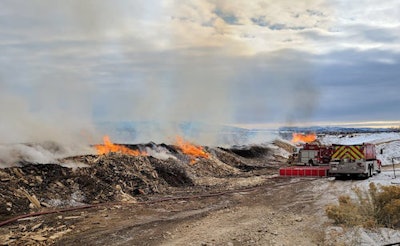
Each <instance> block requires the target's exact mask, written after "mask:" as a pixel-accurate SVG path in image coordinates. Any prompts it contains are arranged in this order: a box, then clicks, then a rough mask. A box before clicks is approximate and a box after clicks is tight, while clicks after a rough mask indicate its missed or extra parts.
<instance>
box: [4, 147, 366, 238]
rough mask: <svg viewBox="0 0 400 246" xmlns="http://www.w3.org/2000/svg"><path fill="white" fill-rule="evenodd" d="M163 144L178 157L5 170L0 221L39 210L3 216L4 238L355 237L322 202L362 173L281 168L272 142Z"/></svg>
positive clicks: (86, 159) (93, 159)
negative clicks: (350, 175)
mask: <svg viewBox="0 0 400 246" xmlns="http://www.w3.org/2000/svg"><path fill="white" fill-rule="evenodd" d="M166 147H168V148H169V149H170V152H169V153H172V154H174V156H176V158H169V159H167V160H166V161H162V160H159V159H156V158H151V157H127V156H123V155H106V156H83V157H75V158H73V159H74V160H75V161H77V160H79V161H80V162H82V163H84V164H85V165H87V166H88V167H83V168H78V169H76V170H71V169H70V168H64V167H60V166H58V165H30V164H29V165H25V166H23V167H19V168H10V169H3V170H1V172H0V181H1V182H0V189H1V196H0V200H1V202H2V204H3V205H2V207H1V210H0V212H1V213H0V215H1V216H0V217H1V221H3V222H4V221H6V219H11V220H12V219H13V218H16V217H15V216H18V215H21V214H29V213H37V214H35V215H37V216H26V218H22V217H20V218H19V219H18V220H17V219H15V220H12V221H10V223H5V224H4V225H2V226H0V244H2V245H349V244H348V243H349V241H343V240H342V241H340V240H338V239H337V238H336V236H337V234H342V233H343V232H344V231H343V229H340V228H339V229H338V228H335V227H332V222H331V221H329V220H328V219H327V217H326V216H325V212H324V210H325V206H326V205H327V204H331V203H335V202H337V197H338V196H339V195H341V194H343V193H346V192H351V187H352V186H353V185H355V184H357V183H358V182H362V181H357V180H334V179H333V178H282V177H278V175H277V174H278V167H279V166H282V165H284V162H282V160H284V158H282V157H280V156H279V155H276V153H275V152H274V151H273V150H271V149H266V148H259V147H256V148H254V147H253V148H244V149H243V148H241V149H207V151H208V153H210V156H211V157H210V158H209V159H206V160H202V159H199V160H196V163H194V164H188V163H192V162H188V160H186V159H185V156H183V155H181V153H179V152H178V151H176V150H174V149H173V148H171V146H166ZM271 163H272V164H271ZM228 164H229V165H228ZM56 201H57V202H56ZM35 206H36V207H35ZM63 210H69V211H63ZM1 221H0V222H1ZM332 228H333V229H332ZM354 245H357V244H354Z"/></svg>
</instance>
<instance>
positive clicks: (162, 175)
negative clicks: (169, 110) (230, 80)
mask: <svg viewBox="0 0 400 246" xmlns="http://www.w3.org/2000/svg"><path fill="white" fill-rule="evenodd" d="M125 146H126V147H128V148H130V149H134V150H141V151H146V152H147V153H148V155H147V156H131V155H124V154H118V153H110V154H106V155H84V156H75V157H69V158H65V159H63V160H60V162H61V163H60V164H33V163H27V162H24V163H20V164H21V166H19V167H10V168H5V169H0V194H1V196H0V220H3V219H5V218H7V217H10V216H13V215H15V214H21V213H27V212H34V211H38V210H40V209H42V208H43V207H68V206H77V205H84V204H95V203H103V202H114V201H135V200H136V199H141V198H140V197H144V196H145V195H148V194H155V193H167V192H170V191H173V190H174V189H177V188H179V189H181V188H182V189H184V188H185V187H190V186H196V185H199V184H202V185H206V184H207V183H210V182H206V181H207V179H210V180H216V179H219V178H228V177H246V172H248V171H250V170H254V169H255V168H265V165H264V164H265V160H266V159H265V158H266V156H268V155H271V154H270V151H269V149H268V148H265V147H257V146H251V147H248V148H238V147H235V148H232V149H223V148H208V147H206V148H204V149H205V151H206V152H207V153H208V157H207V158H203V157H193V156H188V155H186V154H184V153H182V152H181V151H180V149H179V148H178V147H176V146H174V145H166V144H160V145H157V144H155V143H148V144H143V145H125ZM271 156H272V155H271ZM257 163H258V164H260V163H261V164H260V165H258V166H257ZM71 167H73V168H71ZM198 180H201V182H198Z"/></svg>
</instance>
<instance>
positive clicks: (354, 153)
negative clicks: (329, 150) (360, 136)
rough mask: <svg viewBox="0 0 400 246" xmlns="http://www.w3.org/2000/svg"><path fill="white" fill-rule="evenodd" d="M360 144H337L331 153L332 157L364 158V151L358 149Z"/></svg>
mask: <svg viewBox="0 0 400 246" xmlns="http://www.w3.org/2000/svg"><path fill="white" fill-rule="evenodd" d="M359 147H360V146H345V145H343V146H337V147H335V151H334V153H333V155H332V159H346V158H348V159H351V160H358V159H363V158H364V153H362V152H361V150H360V149H359Z"/></svg>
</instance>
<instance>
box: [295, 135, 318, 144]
mask: <svg viewBox="0 0 400 246" xmlns="http://www.w3.org/2000/svg"><path fill="white" fill-rule="evenodd" d="M316 139H317V135H316V134H315V133H311V134H302V133H293V134H292V143H299V142H303V143H311V142H313V141H315V140H316Z"/></svg>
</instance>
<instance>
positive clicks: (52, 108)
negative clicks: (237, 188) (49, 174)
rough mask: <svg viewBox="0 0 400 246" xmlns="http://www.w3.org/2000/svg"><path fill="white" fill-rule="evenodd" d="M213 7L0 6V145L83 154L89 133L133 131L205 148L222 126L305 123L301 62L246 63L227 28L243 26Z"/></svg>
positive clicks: (305, 66)
mask: <svg viewBox="0 0 400 246" xmlns="http://www.w3.org/2000/svg"><path fill="white" fill-rule="evenodd" d="M222 2H223V1H219V5H218V6H217V5H215V4H214V3H213V2H212V1H206V2H201V1H200V2H198V1H194V3H193V4H194V5H193V6H194V7H193V6H192V5H190V4H183V5H182V4H181V2H173V4H171V5H170V6H166V4H165V5H162V4H161V5H160V4H159V3H158V1H149V2H146V3H142V4H138V3H132V2H130V1H122V0H121V1H113V2H108V1H94V0H93V1H83V2H82V1H64V2H59V1H57V2H55V1H46V0H43V1H39V0H37V1H29V2H25V1H3V2H2V5H3V8H2V10H1V13H0V19H1V20H2V21H0V22H1V23H2V24H0V28H1V30H2V38H1V39H0V52H1V53H2V54H3V57H6V59H1V60H0V88H1V92H0V110H1V114H2V116H1V126H0V136H1V140H0V142H1V143H3V144H4V143H27V142H28V143H31V142H45V141H54V142H57V143H59V144H62V145H65V146H71V148H69V147H68V148H64V149H68V150H69V149H74V148H75V149H80V150H83V149H84V150H87V148H84V147H81V145H82V146H86V147H87V146H88V145H89V144H90V143H97V142H100V141H101V136H102V135H103V134H111V135H112V133H110V132H107V131H106V130H105V129H107V128H101V127H100V128H99V127H98V124H97V123H98V122H121V121H135V122H142V123H141V124H139V125H137V126H139V129H136V131H135V132H134V133H132V134H131V135H129V139H130V140H131V141H137V142H148V141H155V142H174V141H175V139H174V137H175V136H176V135H187V137H188V139H189V140H191V141H194V142H196V143H199V144H213V143H216V141H217V139H218V134H220V133H221V129H220V128H219V126H220V125H223V124H233V123H260V122H266V121H277V122H278V121H281V122H282V121H296V120H298V119H303V118H304V117H305V116H308V115H310V114H311V112H312V110H313V105H314V103H315V101H316V90H315V89H314V83H313V81H312V76H310V74H309V71H310V69H311V68H310V65H309V63H308V62H307V57H306V55H302V54H301V53H298V52H292V51H285V52H278V53H274V54H272V55H271V54H270V53H261V54H260V55H254V54H253V55H251V54H250V53H249V52H250V51H252V47H251V46H250V45H249V44H247V43H244V42H242V41H241V40H240V39H239V38H238V36H237V34H236V33H234V32H235V31H234V30H235V28H237V26H235V25H236V24H237V23H233V22H234V21H242V20H245V18H247V19H246V21H245V22H246V23H245V22H243V24H248V23H247V22H250V23H251V20H252V19H251V18H250V17H249V16H240V15H238V16H236V17H235V13H236V12H237V11H238V10H235V9H232V10H229V11H231V12H232V13H231V15H232V16H233V17H235V18H237V20H235V18H233V17H230V16H228V17H227V16H223V15H222V12H220V11H217V8H222V7H223V6H225V5H226V3H227V2H225V3H224V4H222V5H221V3H222ZM261 2H262V1H261ZM267 2H269V1H267ZM312 3H313V1H310V4H312ZM287 4H288V3H286V2H285V5H287ZM260 6H261V5H260ZM256 7H257V6H256ZM305 7H306V6H305ZM254 9H259V6H258V7H257V8H254ZM250 10H251V9H248V11H250ZM224 11H225V10H224ZM227 11H228V10H227ZM235 11H236V12H235ZM237 13H239V12H237ZM7 18H8V19H9V20H8V19H7ZM7 20H8V21H7ZM263 21H264V20H263ZM253 22H254V20H253ZM261 24H262V23H261ZM261 24H260V23H258V22H257V23H255V25H256V26H257V27H258V26H261ZM238 35H239V34H238ZM240 35H242V34H240ZM148 122H153V123H154V124H152V123H148ZM182 122H197V123H199V124H198V125H196V126H195V127H193V129H192V130H193V131H198V132H200V133H201V134H188V132H187V131H185V130H182V127H181V125H180V124H181V123H182ZM96 124H97V128H96ZM190 130H191V129H190V127H189V129H188V131H190ZM114 136H115V137H116V139H115V141H118V140H127V138H126V137H125V138H124V137H123V136H118V135H117V134H114ZM118 137H119V139H118ZM132 139H134V140H132ZM112 140H113V139H112ZM67 152H69V151H67ZM72 152H73V151H72ZM72 152H69V153H72ZM57 157H58V155H57ZM39 159H40V158H39Z"/></svg>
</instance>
